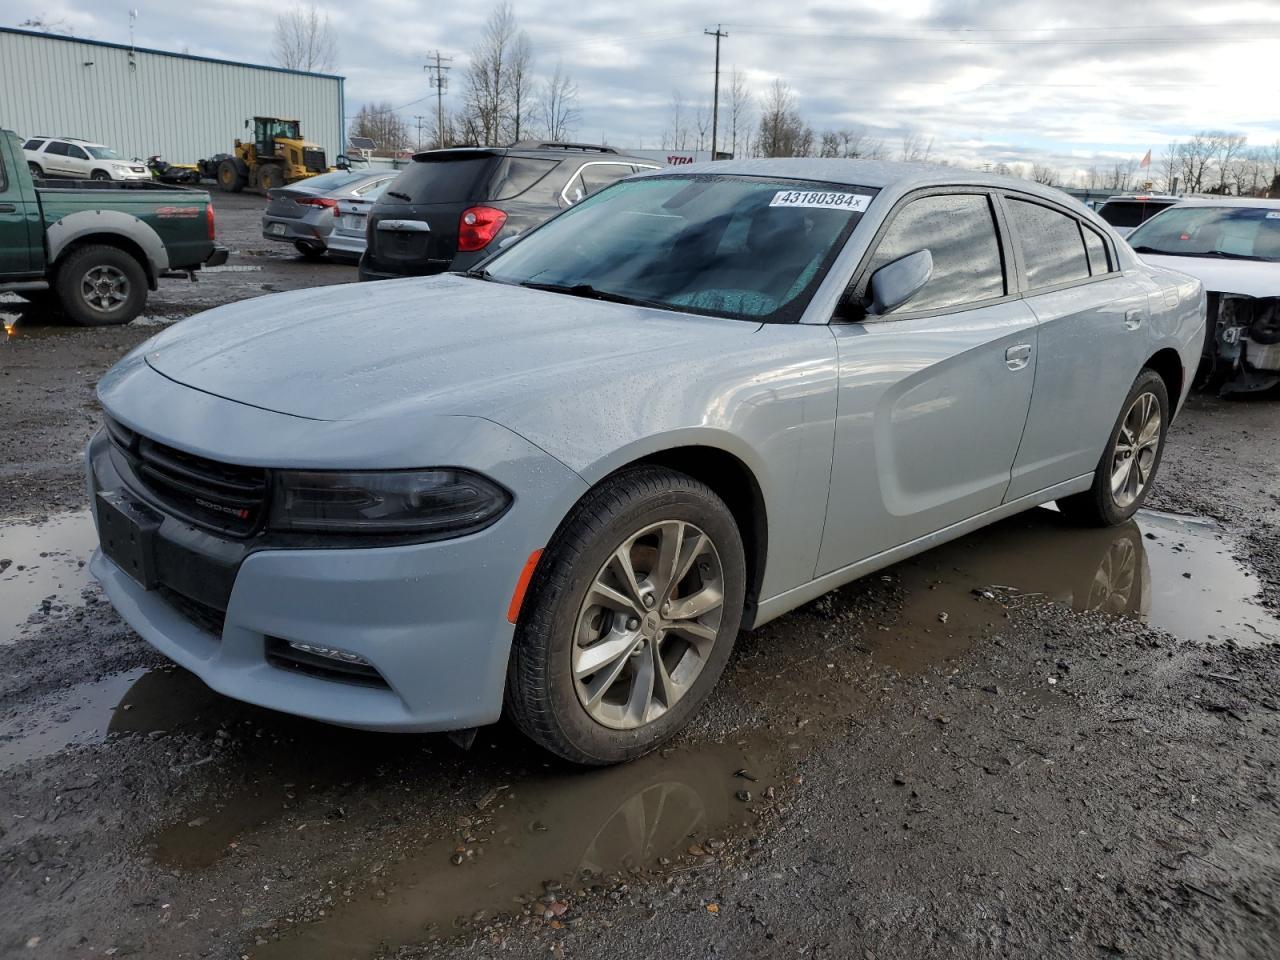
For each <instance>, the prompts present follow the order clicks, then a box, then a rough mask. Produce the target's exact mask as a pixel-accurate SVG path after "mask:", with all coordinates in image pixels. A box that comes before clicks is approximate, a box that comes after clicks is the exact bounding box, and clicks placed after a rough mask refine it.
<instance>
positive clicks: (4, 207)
mask: <svg viewBox="0 0 1280 960" xmlns="http://www.w3.org/2000/svg"><path fill="white" fill-rule="evenodd" d="M17 212H18V208H17V207H16V206H14V205H13V204H12V203H0V213H17Z"/></svg>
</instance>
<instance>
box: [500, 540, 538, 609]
mask: <svg viewBox="0 0 1280 960" xmlns="http://www.w3.org/2000/svg"><path fill="white" fill-rule="evenodd" d="M540 559H542V548H541V547H539V548H538V549H537V550H535V551H533V553H531V554H529V559H528V560H526V561H525V562H524V569H523V570H521V571H520V579H519V580H517V581H516V591H515V593H513V594H512V595H511V606H509V607H507V621H508V622H509V623H515V622H516V621H517V620H519V619H520V607H521V606H523V605H524V594H525V591H526V590H528V589H529V581H530V580H532V579H533V571H534V570H535V569H536V568H537V566H538V561H539V560H540Z"/></svg>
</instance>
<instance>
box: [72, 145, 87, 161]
mask: <svg viewBox="0 0 1280 960" xmlns="http://www.w3.org/2000/svg"><path fill="white" fill-rule="evenodd" d="M67 156H68V157H70V158H71V159H73V160H88V159H89V155H88V154H87V153H85V152H84V151H83V150H81V149H80V148H79V147H77V146H76V145H75V144H71V143H68V144H67Z"/></svg>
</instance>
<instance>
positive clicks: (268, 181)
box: [258, 163, 284, 193]
mask: <svg viewBox="0 0 1280 960" xmlns="http://www.w3.org/2000/svg"><path fill="white" fill-rule="evenodd" d="M258 186H260V187H261V188H262V190H263V192H264V193H265V192H266V191H268V190H275V189H276V188H277V187H283V186H284V167H282V166H281V165H280V164H278V163H265V164H263V165H262V169H261V170H259V171H258Z"/></svg>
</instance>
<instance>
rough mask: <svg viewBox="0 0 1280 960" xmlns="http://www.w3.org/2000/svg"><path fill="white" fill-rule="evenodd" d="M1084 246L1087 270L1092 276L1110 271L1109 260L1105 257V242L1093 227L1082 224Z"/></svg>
mask: <svg viewBox="0 0 1280 960" xmlns="http://www.w3.org/2000/svg"><path fill="white" fill-rule="evenodd" d="M1084 248H1085V250H1086V251H1087V252H1088V254H1089V272H1090V273H1091V274H1093V276H1095V277H1096V276H1100V275H1101V274H1104V273H1110V272H1111V270H1112V267H1111V263H1110V260H1109V259H1108V258H1107V244H1106V241H1105V240H1103V239H1102V236H1101V234H1099V233H1098V231H1097V230H1094V229H1093V227H1090V226H1088V225H1085V226H1084Z"/></svg>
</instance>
